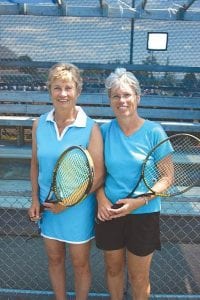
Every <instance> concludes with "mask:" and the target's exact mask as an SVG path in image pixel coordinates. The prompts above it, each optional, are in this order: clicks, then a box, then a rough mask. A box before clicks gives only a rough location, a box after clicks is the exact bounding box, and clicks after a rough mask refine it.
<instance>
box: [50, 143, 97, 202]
mask: <svg viewBox="0 0 200 300" xmlns="http://www.w3.org/2000/svg"><path fill="white" fill-rule="evenodd" d="M90 178H91V171H90V166H89V164H88V161H87V157H86V155H85V154H84V153H82V152H80V151H79V149H78V150H77V149H74V150H73V151H70V152H68V153H67V154H66V155H65V156H64V157H63V158H62V160H61V162H60V164H59V166H58V168H57V170H56V178H55V180H56V186H55V190H54V192H55V194H56V195H57V198H59V201H61V202H62V204H63V205H66V206H70V205H73V204H75V203H77V201H79V200H80V199H81V198H84V195H85V193H86V192H87V189H88V186H89V183H90Z"/></svg>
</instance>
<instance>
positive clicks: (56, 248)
mask: <svg viewBox="0 0 200 300" xmlns="http://www.w3.org/2000/svg"><path fill="white" fill-rule="evenodd" d="M44 243H45V247H46V252H47V255H48V267H49V277H50V280H51V284H52V288H53V290H54V293H55V297H56V298H55V299H56V300H67V296H66V272H65V257H66V250H65V243H63V242H59V241H55V240H51V239H47V238H44Z"/></svg>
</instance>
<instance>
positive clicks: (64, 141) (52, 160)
mask: <svg viewBox="0 0 200 300" xmlns="http://www.w3.org/2000/svg"><path fill="white" fill-rule="evenodd" d="M77 109H78V114H77V118H76V120H75V122H74V123H73V124H71V125H70V126H68V127H66V128H65V129H64V131H63V132H62V135H61V136H59V134H58V129H57V126H56V123H55V121H54V118H53V110H52V111H51V112H49V113H46V114H43V115H41V116H40V118H39V122H38V127H37V131H36V139H37V158H38V162H39V176H38V184H39V197H40V202H41V203H42V202H44V201H45V199H46V198H47V195H48V193H49V189H50V186H51V180H52V174H53V169H54V166H55V164H56V161H57V159H58V157H59V156H60V154H61V153H62V152H63V151H64V150H65V149H67V148H68V147H70V146H72V145H81V146H83V147H85V148H87V147H88V144H89V140H90V135H91V131H92V128H93V126H94V123H95V121H94V120H92V119H91V118H89V117H88V116H87V115H86V114H85V113H84V111H83V110H82V109H81V108H80V107H77ZM95 211H96V200H95V197H94V194H90V195H89V196H88V197H87V198H86V199H85V200H84V201H82V202H80V203H79V204H77V205H75V206H72V207H69V208H67V209H65V210H64V211H62V212H61V213H58V214H54V213H52V212H50V211H48V210H45V211H44V213H43V215H42V219H41V220H40V222H39V226H40V230H41V235H42V236H43V237H46V238H50V239H55V240H58V241H63V242H67V243H73V244H81V243H85V242H87V241H89V240H91V239H92V238H93V237H94V216H95Z"/></svg>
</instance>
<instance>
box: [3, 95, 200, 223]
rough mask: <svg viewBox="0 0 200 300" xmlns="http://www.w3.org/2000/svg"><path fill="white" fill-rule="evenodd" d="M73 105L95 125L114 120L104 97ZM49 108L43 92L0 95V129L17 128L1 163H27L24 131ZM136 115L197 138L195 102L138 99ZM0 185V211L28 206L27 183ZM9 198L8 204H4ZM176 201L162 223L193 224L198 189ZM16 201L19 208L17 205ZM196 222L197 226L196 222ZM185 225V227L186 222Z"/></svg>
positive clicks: (166, 207)
mask: <svg viewBox="0 0 200 300" xmlns="http://www.w3.org/2000/svg"><path fill="white" fill-rule="evenodd" d="M77 104H78V105H81V106H82V108H83V109H84V110H85V111H86V112H87V114H88V115H89V116H91V117H93V118H94V119H96V120H97V122H98V123H99V124H102V123H104V122H107V121H108V120H109V119H111V118H113V117H114V116H113V112H112V110H111V108H110V105H109V100H108V98H107V95H106V94H94V93H92V94H82V95H81V96H80V98H79V99H78V103H77ZM51 108H52V104H51V100H50V99H49V96H48V93H47V92H38V93H37V92H36V93H33V92H24V93H23V92H19V93H18V92H14V91H12V92H11V91H8V92H1V93H0V128H3V127H5V128H6V127H9V128H10V127H17V128H18V140H17V144H16V143H15V145H12V146H11V145H7V144H6V143H4V141H3V140H1V143H0V159H1V161H2V160H10V163H11V164H12V162H11V161H12V160H11V159H22V160H23V159H26V160H27V159H28V160H30V158H31V144H30V143H29V145H27V144H26V143H25V141H24V129H25V128H31V127H32V124H33V120H34V119H35V117H36V116H39V115H40V114H42V113H44V112H47V111H49V110H50V109H51ZM139 114H140V115H141V116H142V117H144V118H147V119H150V120H155V121H157V122H159V123H161V125H162V126H163V128H164V129H165V130H166V131H167V133H168V134H173V133H178V132H186V133H191V134H194V135H196V136H199V133H200V122H199V121H200V99H199V98H193V97H192V98H189V97H188V98H187V97H166V96H165V97H164V96H156V95H151V96H150V95H149V96H142V98H141V102H140V105H139ZM199 164H200V162H199ZM23 172H24V171H23ZM14 179H15V178H14ZM16 179H18V177H17V178H16ZM22 183H23V184H24V186H23V184H22ZM0 184H1V185H2V187H4V188H5V190H2V194H3V195H2V196H1V197H0V202H1V205H2V206H3V207H7V206H9V207H16V205H17V207H18V206H20V205H21V206H20V207H21V208H22V207H23V208H24V207H26V206H27V205H28V206H29V205H30V201H31V200H30V199H31V196H30V195H31V187H30V182H29V181H28V180H25V181H21V180H5V179H3V180H1V181H0ZM16 186H17V187H18V188H19V192H17V189H16ZM9 197H10V198H11V200H10V202H9V203H8V200H9V199H10V198H9ZM185 197H187V198H185ZM1 198H2V199H1ZM179 198H180V199H179ZM179 198H178V199H173V201H171V200H172V199H170V200H166V201H163V204H162V211H163V218H166V220H165V222H168V221H167V220H168V217H169V216H171V215H174V218H177V217H178V215H181V216H184V218H186V221H187V218H189V220H191V218H192V220H193V218H194V216H195V218H199V211H200V197H199V186H197V187H195V189H192V191H191V192H189V193H188V195H185V196H184V197H179ZM19 199H20V201H21V202H22V204H20V202H19ZM10 203H11V204H10ZM172 204H173V205H172ZM20 207H19V208H20ZM181 218H182V217H181ZM197 221H198V222H199V219H198V220H197ZM187 222H188V224H189V221H187ZM195 222H196V219H195ZM175 224H176V223H175ZM188 226H189V225H188Z"/></svg>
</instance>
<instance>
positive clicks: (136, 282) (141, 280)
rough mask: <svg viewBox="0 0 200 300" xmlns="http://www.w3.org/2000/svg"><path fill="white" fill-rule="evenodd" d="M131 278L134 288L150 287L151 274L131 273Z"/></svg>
mask: <svg viewBox="0 0 200 300" xmlns="http://www.w3.org/2000/svg"><path fill="white" fill-rule="evenodd" d="M129 280H130V282H131V283H132V286H133V289H136V290H138V289H139V290H144V289H145V290H146V289H148V288H149V285H150V282H149V276H147V275H145V274H135V275H133V274H129Z"/></svg>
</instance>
